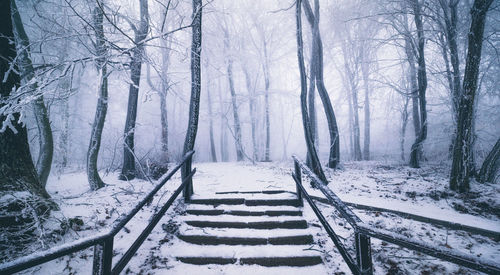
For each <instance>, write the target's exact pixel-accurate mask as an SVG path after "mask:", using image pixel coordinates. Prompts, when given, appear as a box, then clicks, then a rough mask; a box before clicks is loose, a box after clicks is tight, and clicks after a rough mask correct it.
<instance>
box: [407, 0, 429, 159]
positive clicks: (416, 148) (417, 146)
mask: <svg viewBox="0 0 500 275" xmlns="http://www.w3.org/2000/svg"><path fill="white" fill-rule="evenodd" d="M412 6H413V12H414V17H415V26H416V27H417V38H418V43H417V44H418V46H417V52H418V54H417V57H418V70H417V78H418V103H419V111H420V123H421V127H420V133H419V135H418V137H417V138H416V139H415V142H414V143H413V145H412V146H411V153H410V167H413V168H419V167H420V160H421V157H419V154H421V152H422V151H423V149H422V148H423V143H424V141H425V140H426V139H427V106H426V105H427V101H426V98H425V92H426V90H427V73H426V67H425V55H424V48H425V37H424V27H423V23H422V16H421V10H420V9H421V7H420V3H419V0H413V3H412Z"/></svg>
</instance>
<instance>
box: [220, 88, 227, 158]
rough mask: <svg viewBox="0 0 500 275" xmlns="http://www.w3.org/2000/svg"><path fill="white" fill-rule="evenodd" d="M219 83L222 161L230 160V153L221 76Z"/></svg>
mask: <svg viewBox="0 0 500 275" xmlns="http://www.w3.org/2000/svg"><path fill="white" fill-rule="evenodd" d="M218 81H219V83H218V84H219V85H218V91H219V103H220V113H219V115H220V146H219V147H220V158H221V161H222V162H226V161H228V154H227V146H226V143H227V141H226V125H227V121H226V116H225V114H224V102H223V101H222V92H221V83H220V78H219V80H218Z"/></svg>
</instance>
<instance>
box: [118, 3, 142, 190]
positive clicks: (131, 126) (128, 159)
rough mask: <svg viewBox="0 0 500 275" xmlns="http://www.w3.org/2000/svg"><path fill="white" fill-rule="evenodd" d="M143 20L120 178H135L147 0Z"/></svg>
mask: <svg viewBox="0 0 500 275" xmlns="http://www.w3.org/2000/svg"><path fill="white" fill-rule="evenodd" d="M140 6H141V15H140V16H141V19H140V20H141V22H140V26H139V28H138V29H137V31H136V33H135V38H134V42H135V44H136V45H137V46H136V47H135V48H134V49H133V50H132V57H131V60H130V81H131V84H130V87H129V92H128V105H127V119H126V121H125V130H124V133H123V136H124V142H123V166H122V171H121V173H120V176H119V179H120V180H131V179H133V178H135V176H136V171H135V156H134V148H135V145H134V133H135V121H136V119H137V100H138V98H139V84H140V81H141V67H142V60H143V55H144V44H142V43H141V42H142V40H144V39H145V38H146V36H147V35H148V28H149V15H148V2H147V0H141V1H140Z"/></svg>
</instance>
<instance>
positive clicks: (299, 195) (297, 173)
mask: <svg viewBox="0 0 500 275" xmlns="http://www.w3.org/2000/svg"><path fill="white" fill-rule="evenodd" d="M293 163H294V166H295V177H296V178H297V181H298V182H300V184H302V171H301V170H300V166H299V163H298V162H297V160H293ZM295 187H296V188H297V200H298V201H299V206H304V200H303V199H302V190H301V189H300V187H299V184H298V183H295Z"/></svg>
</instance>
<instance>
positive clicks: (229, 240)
mask: <svg viewBox="0 0 500 275" xmlns="http://www.w3.org/2000/svg"><path fill="white" fill-rule="evenodd" d="M178 237H179V239H181V240H183V241H185V242H188V243H193V244H206V245H221V244H227V245H266V244H270V245H295V244H297V245H298V244H312V243H313V236H312V235H310V234H307V235H294V236H280V237H268V238H262V237H221V236H210V235H192V234H187V235H184V234H180V235H178Z"/></svg>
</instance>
